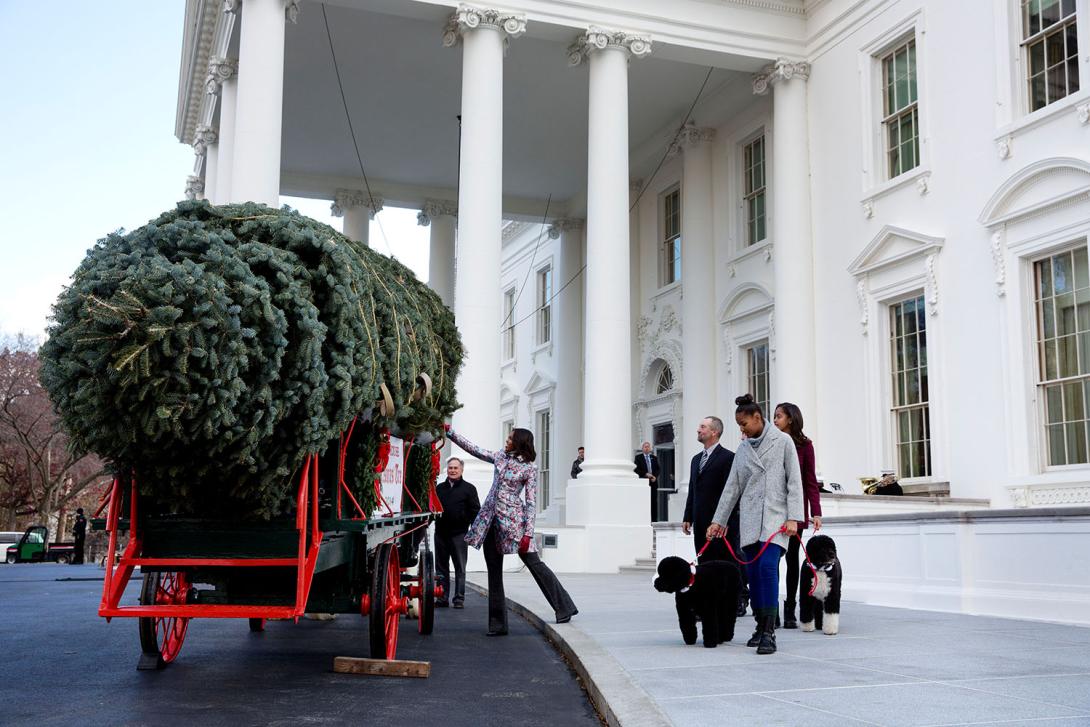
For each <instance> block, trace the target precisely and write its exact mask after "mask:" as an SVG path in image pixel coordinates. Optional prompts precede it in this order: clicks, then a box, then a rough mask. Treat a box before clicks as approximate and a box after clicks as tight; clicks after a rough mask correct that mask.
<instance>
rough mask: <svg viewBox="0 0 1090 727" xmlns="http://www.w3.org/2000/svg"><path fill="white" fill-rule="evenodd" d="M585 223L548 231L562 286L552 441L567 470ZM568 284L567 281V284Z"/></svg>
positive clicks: (579, 419) (578, 426) (579, 396)
mask: <svg viewBox="0 0 1090 727" xmlns="http://www.w3.org/2000/svg"><path fill="white" fill-rule="evenodd" d="M584 226H585V221H584V220H581V219H576V218H565V219H559V220H557V221H556V222H554V223H553V224H552V226H551V227H550V228H549V237H550V238H552V239H554V240H555V239H557V238H559V239H560V264H559V266H558V270H557V279H556V283H555V287H556V290H560V288H561V287H562V286H564V285H567V287H566V288H564V290H563V292H561V293H560V294H559V295H557V297H556V300H555V301H554V303H553V305H554V306H555V309H556V313H557V315H556V323H557V325H556V335H557V338H558V341H557V343H558V346H557V365H556V412H555V414H554V417H553V421H554V422H555V424H554V425H553V429H554V431H555V432H556V434H555V436H554V441H555V443H556V448H557V451H558V452H560V454H561V457H560V461H561V463H562V464H563V466H564V467H565V468H567V467H568V466H569V465H570V464H571V462H572V460H574V459H575V455H576V450H577V448H578V447H579V446H580V445H582V444H583V274H582V272H581V268H582V267H583V228H584ZM569 281H571V282H570V283H569ZM567 474H568V473H567V472H565V473H564V474H562V475H561V477H560V478H558V481H559V482H562V483H563V485H562V486H561V487H560V488H557V489H558V490H559V491H558V492H557V493H556V494H555V495H554V496H553V505H554V506H557V507H559V515H560V522H561V523H563V522H565V520H566V518H567V496H566V495H567V487H568V485H569V484H570V481H569V480H568V479H567Z"/></svg>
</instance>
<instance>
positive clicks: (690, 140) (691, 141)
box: [668, 121, 715, 157]
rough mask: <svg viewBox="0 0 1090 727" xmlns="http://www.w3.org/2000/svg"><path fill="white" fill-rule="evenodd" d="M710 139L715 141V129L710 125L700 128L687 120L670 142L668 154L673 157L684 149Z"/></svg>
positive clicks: (705, 142)
mask: <svg viewBox="0 0 1090 727" xmlns="http://www.w3.org/2000/svg"><path fill="white" fill-rule="evenodd" d="M712 141H715V129H712V128H710V127H704V128H701V127H698V126H697V125H696V124H695V123H694V122H692V121H689V122H687V123H686V124H685V126H683V127H681V130H680V131H679V132H678V134H677V138H675V139H674V141H673V142H672V143H671V144H670V149H669V152H668V155H669V156H671V157H674V156H677V155H678V154H680V153H681V152H682V151H684V150H685V149H691V148H694V147H697V146H700V145H701V144H707V143H710V142H712Z"/></svg>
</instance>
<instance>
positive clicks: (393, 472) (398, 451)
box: [372, 437, 405, 517]
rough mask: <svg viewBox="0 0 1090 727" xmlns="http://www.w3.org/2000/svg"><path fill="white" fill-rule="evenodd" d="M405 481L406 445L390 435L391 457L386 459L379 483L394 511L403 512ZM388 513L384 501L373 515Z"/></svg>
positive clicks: (383, 497) (384, 497) (379, 515)
mask: <svg viewBox="0 0 1090 727" xmlns="http://www.w3.org/2000/svg"><path fill="white" fill-rule="evenodd" d="M404 481H405V446H404V442H402V441H401V440H400V439H398V438H397V437H390V459H389V460H387V461H386V469H384V470H383V471H382V474H381V475H379V485H380V486H381V488H382V499H384V500H386V504H387V505H389V506H390V509H391V510H393V511H394V512H401V492H402V483H403V482H404ZM385 514H386V510H385V509H384V508H383V505H382V503H381V502H380V503H378V506H377V507H376V508H375V512H374V513H373V515H372V517H382V516H384V515H385Z"/></svg>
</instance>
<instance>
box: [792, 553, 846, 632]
mask: <svg viewBox="0 0 1090 727" xmlns="http://www.w3.org/2000/svg"><path fill="white" fill-rule="evenodd" d="M806 553H807V555H809V556H810V562H811V563H813V564H814V568H816V569H817V585H816V586H814V595H812V596H810V595H807V594H809V593H810V587H811V585H812V584H813V583H814V571H812V570H810V566H808V565H806V564H805V563H804V564H803V565H802V583H801V584H800V586H799V591H800V594H799V595H800V596H801V597H802V598H801V600H800V602H799V621H801V622H802V630H803V631H813V630H814V629H821V630H822V632H824V633H825V634H827V635H829V636H833V635H835V634H836V633H837V632H838V631H839V630H840V588H841V584H842V581H843V579H844V572H843V571H842V570H841V568H840V559H839V558H837V557H836V543H834V542H833V539H832V538H830V537H829V536H828V535H815V536H814V537H812V538H810V540H809V541H808V542H807V543H806Z"/></svg>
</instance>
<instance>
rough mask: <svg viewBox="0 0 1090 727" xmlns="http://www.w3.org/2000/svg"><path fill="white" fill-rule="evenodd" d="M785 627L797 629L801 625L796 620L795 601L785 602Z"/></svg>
mask: <svg viewBox="0 0 1090 727" xmlns="http://www.w3.org/2000/svg"><path fill="white" fill-rule="evenodd" d="M783 627H784V628H785V629H797V628H798V627H799V624H798V622H797V621H796V620H795V602H794V601H784V602H783Z"/></svg>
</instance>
